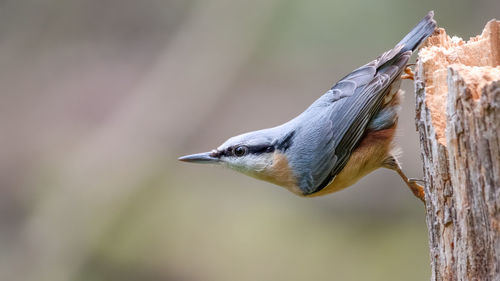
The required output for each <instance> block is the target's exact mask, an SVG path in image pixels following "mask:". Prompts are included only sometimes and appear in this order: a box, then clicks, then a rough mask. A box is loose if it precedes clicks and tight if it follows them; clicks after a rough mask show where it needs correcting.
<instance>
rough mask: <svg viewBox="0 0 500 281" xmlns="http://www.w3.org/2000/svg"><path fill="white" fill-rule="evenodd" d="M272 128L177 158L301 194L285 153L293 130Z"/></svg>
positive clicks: (234, 138) (291, 143) (290, 144)
mask: <svg viewBox="0 0 500 281" xmlns="http://www.w3.org/2000/svg"><path fill="white" fill-rule="evenodd" d="M283 131H284V130H283V128H279V127H277V128H271V129H265V130H260V131H255V132H250V133H246V134H242V135H239V136H235V137H232V138H230V139H228V140H227V141H226V142H224V143H223V144H222V145H220V146H219V147H218V148H217V149H214V150H212V151H210V152H204V153H198V154H192V155H187V156H183V157H180V158H179V160H181V161H184V162H192V163H202V164H217V165H222V166H226V167H228V168H230V169H233V170H235V171H238V172H240V173H243V174H246V175H249V176H252V177H254V178H257V179H261V180H265V181H268V182H272V183H274V184H277V185H280V186H283V187H286V188H287V189H288V190H290V191H292V192H294V193H296V194H302V192H301V191H300V188H298V186H297V177H296V175H295V174H294V172H293V171H292V168H291V167H290V165H289V162H288V161H289V157H287V152H288V151H289V148H290V147H291V146H292V145H293V137H294V131H287V132H283Z"/></svg>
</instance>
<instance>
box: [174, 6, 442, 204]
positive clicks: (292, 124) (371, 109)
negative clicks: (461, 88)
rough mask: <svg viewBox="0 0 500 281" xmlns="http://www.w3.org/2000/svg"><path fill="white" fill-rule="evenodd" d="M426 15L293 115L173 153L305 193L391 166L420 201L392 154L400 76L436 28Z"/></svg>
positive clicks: (338, 185)
mask: <svg viewBox="0 0 500 281" xmlns="http://www.w3.org/2000/svg"><path fill="white" fill-rule="evenodd" d="M433 15H434V13H433V12H432V11H431V12H429V13H428V14H427V15H426V16H425V18H423V19H422V21H420V22H419V23H418V24H417V25H416V26H415V27H414V28H413V29H412V30H411V31H410V33H408V34H407V35H406V36H405V37H404V38H403V39H402V40H401V41H400V42H399V43H398V44H397V45H396V46H395V47H394V48H393V49H391V50H389V51H387V52H385V53H383V54H382V55H380V56H379V57H378V58H376V59H375V60H373V61H371V62H370V63H368V64H366V65H364V66H362V67H360V68H358V69H356V70H354V71H353V72H351V73H350V74H348V75H347V76H345V77H344V78H343V79H341V80H340V81H339V82H337V83H336V84H335V85H334V86H333V87H332V88H331V89H330V90H328V91H327V92H326V93H325V94H324V95H323V96H321V97H320V98H319V99H317V100H316V101H315V102H314V103H313V104H312V105H311V106H309V108H307V109H306V110H305V111H304V112H303V113H301V114H300V115H299V116H297V117H295V118H294V119H292V120H290V121H288V122H286V123H285V124H282V125H280V126H277V127H274V128H269V129H264V130H259V131H254V132H249V133H246V134H242V135H239V136H235V137H232V138H230V139H228V140H227V141H226V142H224V143H223V144H222V145H221V146H219V147H218V148H217V149H215V150H212V151H211V152H205V153H199V154H193V155H188V156H183V157H181V158H179V160H181V161H186V162H195V163H214V164H221V165H224V166H227V167H229V168H231V169H234V170H236V171H238V172H241V173H244V174H247V175H249V176H252V177H255V178H258V179H261V180H265V181H269V182H271V183H274V184H277V185H280V186H283V187H285V188H287V189H288V190H290V191H291V192H293V193H295V194H297V195H300V196H306V197H312V196H319V195H324V194H328V193H331V192H335V191H338V190H341V189H343V188H346V187H348V186H350V185H352V184H354V183H355V182H357V181H358V180H359V179H360V178H362V177H363V176H365V175H367V174H368V173H370V172H372V171H373V170H375V169H378V168H381V167H384V168H388V169H391V170H394V171H396V172H397V173H398V174H399V175H400V176H401V177H402V178H403V180H404V181H405V183H406V184H407V185H408V186H409V187H410V189H411V191H412V192H413V193H414V194H415V196H417V197H418V198H420V199H421V200H422V201H423V200H424V191H423V188H422V186H420V185H418V184H417V183H416V182H415V181H414V180H411V179H408V178H407V177H406V176H405V174H404V173H403V172H402V170H401V167H400V165H399V163H398V161H397V159H396V157H395V155H394V143H393V137H394V133H395V130H396V125H397V120H398V111H399V100H400V95H401V91H400V89H399V87H400V84H401V79H402V78H403V79H404V78H410V79H411V78H412V77H411V75H406V77H404V76H403V77H402V76H401V74H402V73H403V71H404V72H406V73H407V74H411V70H409V69H408V68H407V63H408V60H409V59H410V56H411V55H412V52H413V51H415V49H416V48H417V47H418V46H419V45H420V43H422V41H424V40H425V39H426V38H427V37H429V36H430V35H431V34H432V33H433V31H434V29H435V28H436V22H435V21H434V19H433Z"/></svg>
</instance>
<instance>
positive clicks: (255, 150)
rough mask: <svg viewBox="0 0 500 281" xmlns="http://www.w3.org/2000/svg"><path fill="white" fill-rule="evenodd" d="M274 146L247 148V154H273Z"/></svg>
mask: <svg viewBox="0 0 500 281" xmlns="http://www.w3.org/2000/svg"><path fill="white" fill-rule="evenodd" d="M273 151H274V146H272V145H253V146H249V147H248V153H252V154H261V153H264V152H273Z"/></svg>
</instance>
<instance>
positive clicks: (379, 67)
mask: <svg viewBox="0 0 500 281" xmlns="http://www.w3.org/2000/svg"><path fill="white" fill-rule="evenodd" d="M432 16H433V13H432V12H429V13H428V14H427V15H426V17H424V19H422V21H420V22H419V23H418V24H417V25H416V26H415V27H414V28H413V29H412V30H411V31H410V33H408V35H406V36H405V37H404V38H403V40H401V42H399V43H398V45H396V47H394V48H393V49H391V50H389V51H387V52H385V53H383V54H382V55H380V56H379V57H378V58H377V59H375V60H373V61H372V62H370V63H368V64H366V65H364V66H362V67H360V68H358V69H356V70H354V71H353V72H351V73H350V74H348V75H347V76H345V77H344V78H343V79H341V80H340V81H339V82H338V83H337V84H335V85H334V86H333V87H332V88H331V89H330V90H329V91H328V92H327V93H326V94H325V95H323V96H322V97H321V98H319V99H318V100H317V101H316V102H315V103H314V104H313V105H312V106H311V108H310V109H308V110H310V112H312V113H314V112H315V111H320V110H318V109H322V110H321V111H322V112H323V111H324V110H326V111H327V112H328V114H327V115H326V116H324V119H325V120H323V123H324V124H325V125H323V126H322V132H321V134H322V135H323V136H326V137H325V138H322V142H321V143H319V144H316V145H315V147H316V148H317V149H315V150H314V151H312V152H311V153H314V155H312V156H310V158H309V159H312V160H311V161H310V165H311V166H310V171H309V172H307V173H306V174H304V175H301V176H302V177H301V182H300V183H299V184H300V187H301V189H302V191H303V192H304V194H311V193H314V192H317V191H320V190H321V189H323V188H324V187H325V186H327V185H328V184H329V183H330V182H331V181H332V180H333V179H334V178H335V176H336V175H337V174H338V173H340V171H341V170H342V169H343V168H344V166H345V165H346V163H347V161H348V160H349V157H350V155H351V153H352V151H353V150H354V149H355V148H356V146H357V145H358V144H359V142H360V140H361V139H362V137H363V135H364V133H365V131H366V127H367V126H368V124H369V122H370V120H371V119H372V118H373V117H374V116H375V115H376V114H377V113H378V112H379V111H380V110H381V107H382V102H383V99H384V97H385V95H386V94H387V91H388V90H389V89H390V85H391V84H392V82H394V80H395V79H397V78H399V76H400V75H401V72H402V71H403V70H404V68H405V67H406V64H407V62H408V60H409V58H410V56H411V54H412V51H413V50H415V49H416V48H417V47H418V45H419V44H420V43H421V42H422V41H423V40H425V38H427V37H428V36H429V35H431V34H432V32H433V31H434V29H435V28H436V23H435V21H434V20H433V19H432Z"/></svg>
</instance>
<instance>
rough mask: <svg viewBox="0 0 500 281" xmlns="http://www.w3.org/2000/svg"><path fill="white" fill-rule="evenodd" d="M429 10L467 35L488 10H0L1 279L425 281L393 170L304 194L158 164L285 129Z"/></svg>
mask: <svg viewBox="0 0 500 281" xmlns="http://www.w3.org/2000/svg"><path fill="white" fill-rule="evenodd" d="M431 9H433V10H435V13H436V16H435V18H436V19H437V21H438V24H439V25H440V26H443V27H446V29H447V31H448V32H449V33H450V34H456V35H459V36H462V37H464V38H468V37H470V36H474V35H476V34H478V33H479V32H480V31H481V30H482V27H483V26H484V24H485V23H486V22H487V21H488V20H489V19H491V18H494V17H498V16H499V15H500V13H499V12H500V1H494V0H493V1H481V0H479V1H467V0H460V1H457V0H446V1H431V0H424V1H400V0H382V1H361V0H351V1H339V0H335V1H298V0H294V1H286V0H254V1H244V0H238V1H234V0H198V1H187V0H169V1H160V0H145V1H133V0H73V1H56V0H24V1H19V0H10V1H8V0H3V1H0V65H1V67H0V192H1V193H0V279H1V280H22V281H24V280H26V281H31V280H33V281H34V280H37V281H66V280H77V281H80V280H81V281H98V280H99V281H100V280H102V281H105V280H131V281H134V280H169V281H170V280H172V281H176V280H180V281H182V280H186V281H187V280H189V281H197V280H201V281H211V280H214V281H216V280H217V281H219V280H241V281H244V280H273V281H274V280H290V281H293V280H427V279H428V278H429V277H430V266H429V257H428V245H427V235H426V226H425V220H424V215H425V214H424V209H423V207H422V204H421V203H420V202H419V201H418V200H417V199H415V198H414V197H413V196H412V195H411V193H410V192H409V191H408V189H407V188H406V187H405V185H404V184H403V183H402V181H401V180H400V178H399V177H398V176H397V175H396V174H395V173H394V172H391V171H387V170H378V171H376V172H374V173H372V174H371V175H369V176H367V177H366V178H364V179H363V180H361V181H360V182H359V183H358V184H356V185H354V186H353V187H351V188H349V189H346V190H343V191H341V192H339V193H336V194H332V195H329V196H326V197H323V198H314V199H303V198H298V197H296V196H295V195H293V194H291V193H288V192H287V191H285V190H284V189H282V188H279V187H276V186H273V185H271V184H268V183H265V182H260V181H257V180H254V179H251V178H248V177H246V176H242V175H238V174H236V173H234V172H232V171H228V170H224V169H220V168H214V167H209V166H202V165H187V164H185V163H180V162H178V161H177V160H176V158H177V157H178V156H181V155H183V154H189V153H194V152H201V151H207V150H210V149H212V148H215V147H217V146H218V145H219V144H220V143H221V142H223V141H224V140H225V139H226V138H228V137H230V136H233V135H236V134H239V133H243V132H246V131H250V130H255V129H260V128H264V127H270V126H274V125H278V124H280V123H283V122H285V121H287V120H289V119H291V118H292V117H294V116H296V115H297V114H299V113H300V112H301V111H302V110H304V109H305V108H306V107H307V106H308V105H309V104H310V103H311V102H312V101H313V100H315V99H316V98H317V97H319V96H320V95H321V94H322V93H323V92H325V91H326V90H327V89H328V88H329V87H330V86H331V85H332V84H333V83H334V82H335V81H337V79H339V78H341V77H342V76H343V75H345V74H346V73H348V72H349V71H350V70H352V69H354V68H356V67H358V66H360V65H362V64H364V63H366V62H368V61H369V60H371V59H373V58H374V57H376V56H377V55H379V54H380V53H381V52H383V51H385V50H386V49H388V48H391V47H392V46H393V45H394V44H395V43H396V42H398V41H399V40H400V39H401V38H402V37H403V36H404V35H405V34H406V32H408V31H409V30H410V29H411V28H412V27H413V25H414V24H416V23H417V22H418V21H419V20H420V18H421V17H423V16H424V15H425V13H426V12H427V11H428V10H431ZM412 87H413V86H412V83H410V82H405V83H404V85H403V88H404V89H405V90H406V91H407V95H406V100H405V103H404V106H403V111H402V114H401V118H400V129H399V143H400V144H401V147H402V150H403V155H402V157H401V160H402V162H403V165H404V168H405V170H406V172H407V174H408V175H410V176H413V177H420V176H421V166H420V165H421V163H420V154H419V145H418V137H417V135H416V133H415V127H414V121H413V116H414V110H413V108H414V98H413V95H412Z"/></svg>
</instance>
